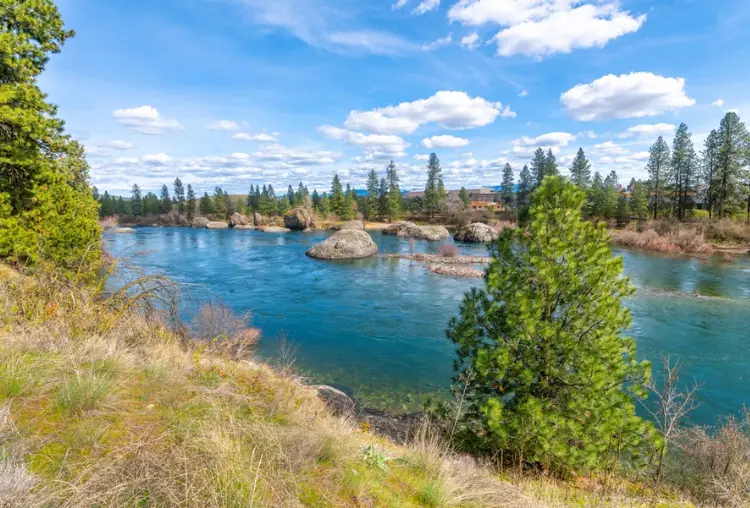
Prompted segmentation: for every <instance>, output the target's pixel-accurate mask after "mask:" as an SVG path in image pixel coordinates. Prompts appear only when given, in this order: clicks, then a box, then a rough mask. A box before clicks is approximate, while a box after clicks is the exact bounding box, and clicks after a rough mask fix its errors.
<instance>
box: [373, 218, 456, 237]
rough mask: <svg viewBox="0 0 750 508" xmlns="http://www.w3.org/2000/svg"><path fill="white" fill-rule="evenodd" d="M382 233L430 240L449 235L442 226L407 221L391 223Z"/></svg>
mask: <svg viewBox="0 0 750 508" xmlns="http://www.w3.org/2000/svg"><path fill="white" fill-rule="evenodd" d="M383 234H386V235H397V236H400V237H403V238H419V239H420V240H428V241H430V242H439V241H440V240H444V239H445V238H450V236H451V234H450V232H449V231H448V230H447V229H445V228H444V227H443V226H417V225H416V224H414V223H413V222H409V221H403V222H396V223H395V224H391V225H390V226H388V227H387V228H385V229H384V230H383Z"/></svg>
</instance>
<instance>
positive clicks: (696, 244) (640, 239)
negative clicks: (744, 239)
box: [610, 229, 713, 256]
mask: <svg viewBox="0 0 750 508" xmlns="http://www.w3.org/2000/svg"><path fill="white" fill-rule="evenodd" d="M610 238H611V240H612V242H613V243H615V244H617V245H623V246H626V247H635V248H639V249H646V250H651V251H656V252H666V253H673V254H683V253H689V254H699V255H702V256H709V255H711V254H712V253H713V247H712V246H711V245H710V244H708V243H706V241H705V237H704V236H703V234H702V233H699V232H698V231H697V230H695V229H680V230H677V231H675V232H666V233H664V234H659V232H657V231H656V230H655V229H646V230H645V231H642V232H639V231H634V230H616V229H615V230H611V231H610Z"/></svg>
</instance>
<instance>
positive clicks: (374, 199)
mask: <svg viewBox="0 0 750 508" xmlns="http://www.w3.org/2000/svg"><path fill="white" fill-rule="evenodd" d="M378 190H379V189H378V174H377V173H376V172H375V169H374V168H373V169H371V170H370V173H369V174H368V175H367V206H366V207H365V212H366V214H367V216H366V217H367V220H372V219H373V218H375V216H376V215H377V213H378V208H379V206H378V205H379V204H380V197H379V196H378Z"/></svg>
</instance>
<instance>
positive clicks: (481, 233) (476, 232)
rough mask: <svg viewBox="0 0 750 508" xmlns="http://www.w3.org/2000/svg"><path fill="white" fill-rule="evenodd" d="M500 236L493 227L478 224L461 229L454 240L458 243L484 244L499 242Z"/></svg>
mask: <svg viewBox="0 0 750 508" xmlns="http://www.w3.org/2000/svg"><path fill="white" fill-rule="evenodd" d="M498 236H499V234H498V232H497V231H496V230H495V228H493V227H492V226H488V225H487V224H482V223H481V222H476V223H474V224H469V225H468V226H464V227H462V228H460V229H459V230H458V231H456V234H455V235H454V236H453V239H454V240H456V241H457V242H473V243H482V242H491V241H493V240H497V237H498Z"/></svg>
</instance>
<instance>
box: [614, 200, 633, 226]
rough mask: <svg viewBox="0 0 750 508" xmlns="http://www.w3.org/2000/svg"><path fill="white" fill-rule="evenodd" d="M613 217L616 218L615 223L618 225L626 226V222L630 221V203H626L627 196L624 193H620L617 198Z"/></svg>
mask: <svg viewBox="0 0 750 508" xmlns="http://www.w3.org/2000/svg"><path fill="white" fill-rule="evenodd" d="M615 218H616V219H617V225H618V226H620V227H623V226H626V225H627V224H628V222H630V205H629V204H628V198H627V196H625V194H620V196H619V197H618V198H617V210H616V211H615Z"/></svg>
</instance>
